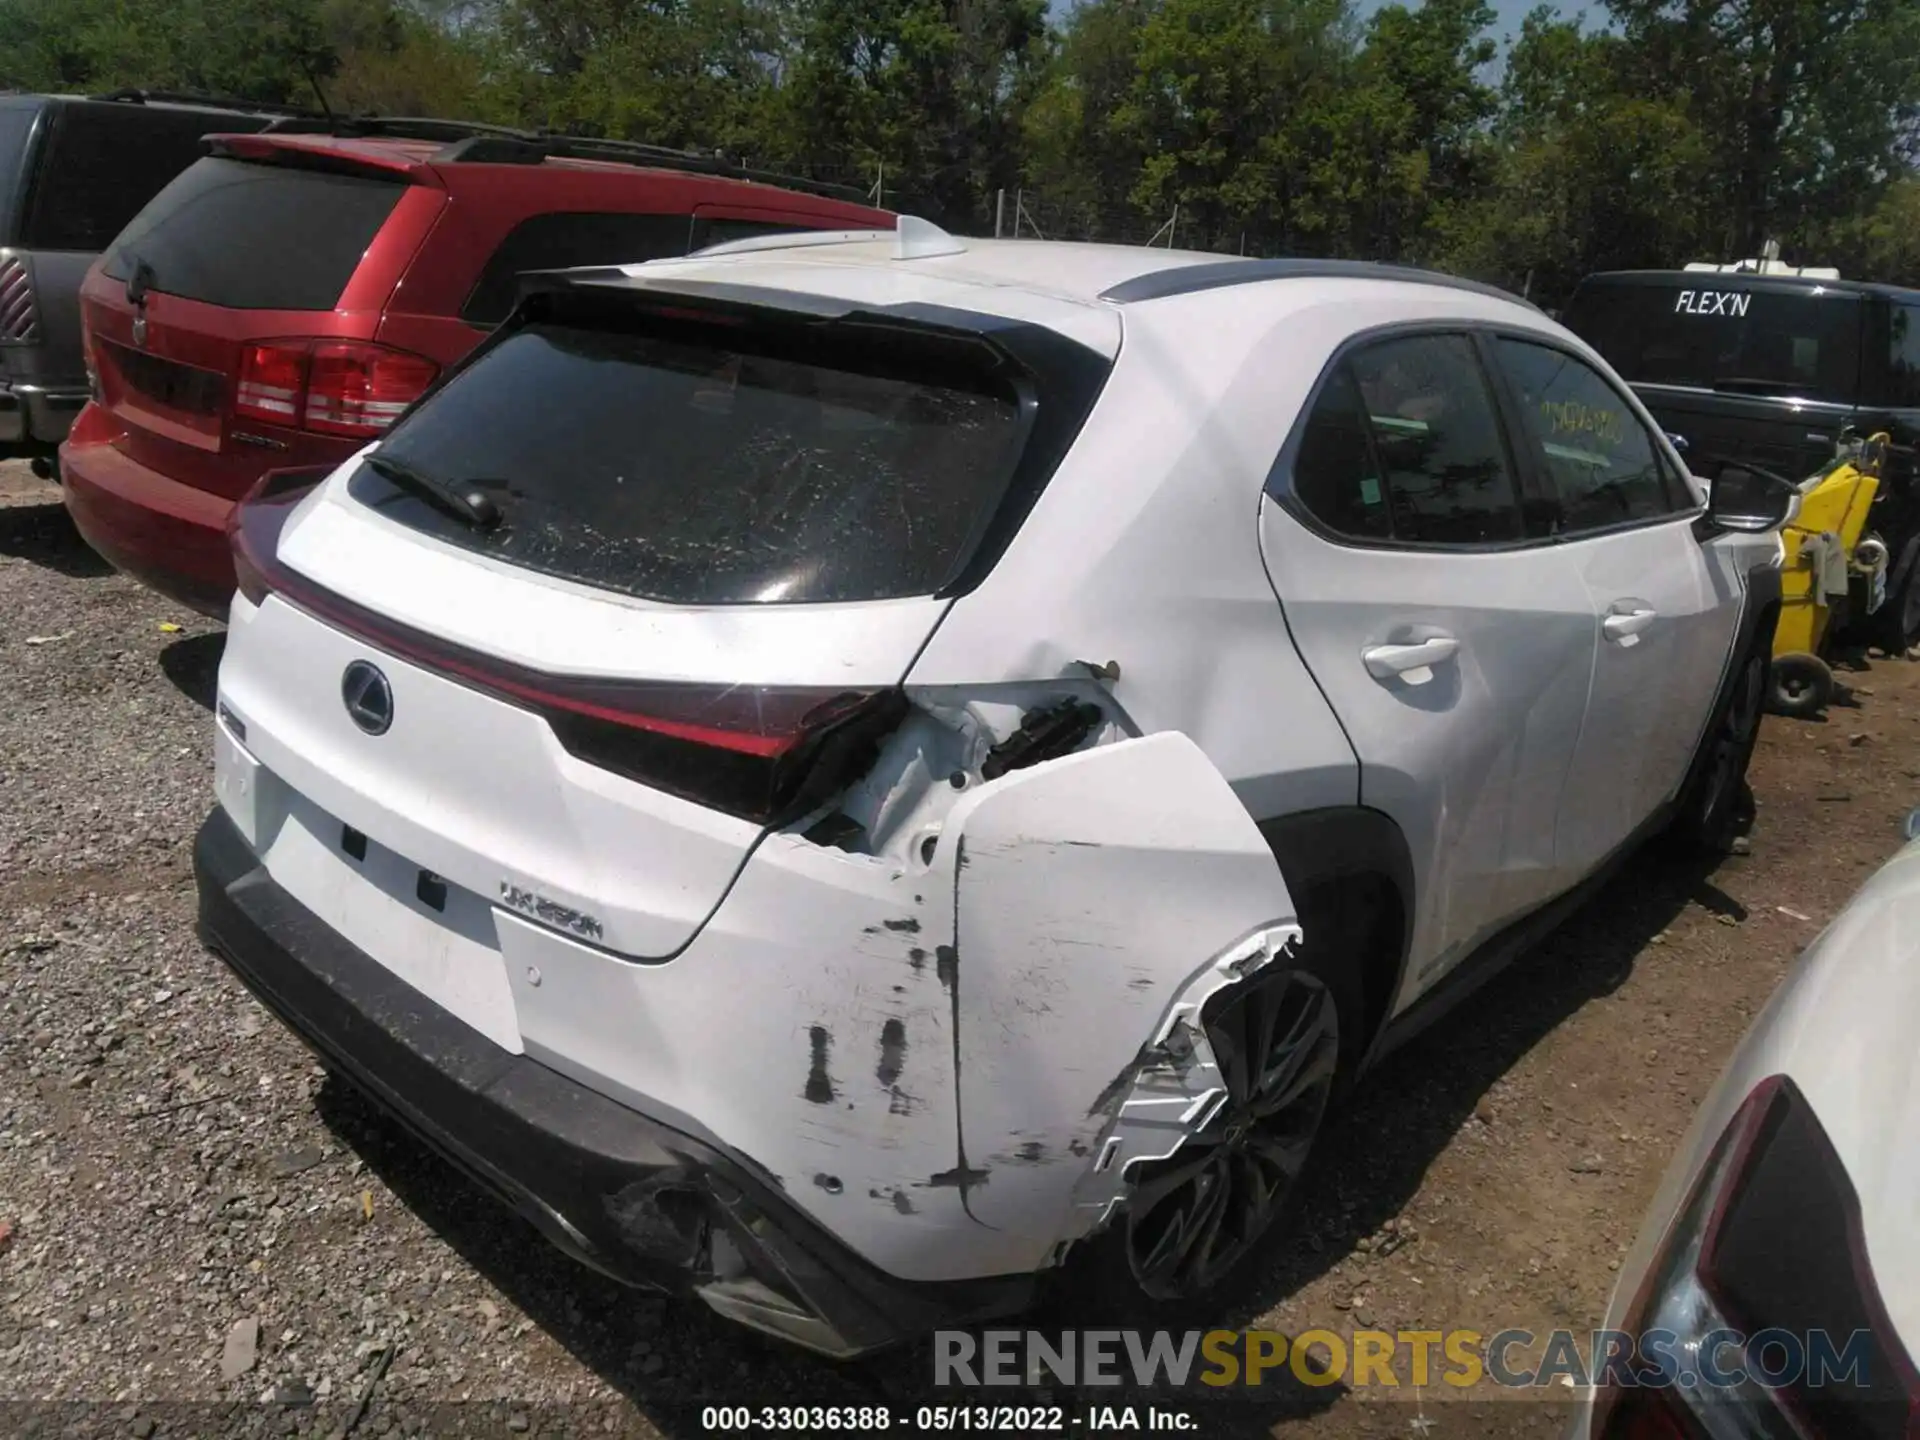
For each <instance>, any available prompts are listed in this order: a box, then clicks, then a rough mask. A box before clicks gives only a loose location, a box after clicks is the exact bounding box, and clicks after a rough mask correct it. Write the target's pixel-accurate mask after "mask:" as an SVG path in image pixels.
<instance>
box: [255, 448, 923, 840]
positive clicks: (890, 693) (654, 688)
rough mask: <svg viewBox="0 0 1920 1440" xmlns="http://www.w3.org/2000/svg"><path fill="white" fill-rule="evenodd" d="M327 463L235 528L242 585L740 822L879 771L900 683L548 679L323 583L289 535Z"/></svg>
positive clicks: (272, 495)
mask: <svg viewBox="0 0 1920 1440" xmlns="http://www.w3.org/2000/svg"><path fill="white" fill-rule="evenodd" d="M326 474H327V471H326V470H325V468H318V469H297V470H275V471H270V472H268V474H266V475H265V476H263V477H262V478H261V481H260V483H259V485H257V486H255V487H254V489H253V490H252V491H251V492H249V493H248V496H247V498H246V499H245V500H242V501H241V502H240V503H239V504H238V505H236V506H235V507H234V510H233V514H232V516H231V517H230V518H229V520H228V522H227V534H228V537H229V540H230V542H231V544H232V546H233V568H234V572H235V575H236V577H237V579H238V582H239V588H240V593H241V594H243V595H245V596H246V597H247V599H248V600H249V601H251V602H252V603H254V604H256V605H258V604H260V603H261V602H262V601H263V600H265V599H266V598H267V596H268V595H270V594H273V595H278V596H279V597H280V598H281V599H283V600H285V601H287V602H288V603H290V604H293V605H297V606H298V607H299V608H301V609H302V610H305V611H307V612H308V613H309V614H312V615H314V616H315V617H317V618H318V619H321V620H324V621H325V622H326V623H328V624H329V625H332V626H334V627H335V628H337V629H340V630H344V631H346V632H348V633H349V634H353V635H357V636H359V637H360V638H361V639H363V640H365V641H367V642H368V643H369V644H372V645H377V646H379V647H380V648H381V649H382V650H385V651H387V652H388V653H389V654H392V655H395V656H398V657H399V658H400V659H402V660H406V661H408V662H410V663H412V664H415V665H418V666H419V667H420V668H421V669H423V670H430V671H432V672H434V673H435V674H438V675H443V676H445V677H446V678H447V679H449V680H452V681H455V682H457V683H459V684H462V685H465V686H467V687H468V688H470V689H473V690H478V691H480V692H482V693H483V694H487V695H491V696H493V697H494V698H495V699H498V700H501V701H504V702H505V703H507V704H509V705H514V706H517V707H518V708H520V709H522V710H527V711H531V712H532V713H534V714H536V715H539V716H540V717H541V718H542V719H544V720H545V721H546V722H547V724H548V725H549V726H550V727H551V728H552V730H553V734H554V738H555V739H556V740H558V741H559V742H560V745H561V748H563V749H564V750H566V751H567V753H568V754H570V755H572V756H574V757H575V758H576V759H579V760H583V761H585V762H586V763H587V764H589V765H593V766H596V767H598V768H599V769H602V770H609V771H612V772H613V773H614V774H617V775H623V776H625V777H626V778H628V779H630V780H634V781H637V782H639V783H640V784H643V785H648V786H651V787H653V788H654V789H658V790H665V791H669V792H671V793H672V794H675V795H679V796H681V797H683V798H684V799H688V800H692V801H694V802H696V803H698V804H701V805H707V806H711V807H712V808H714V809H716V810H724V811H726V812H727V813H728V814H731V815H738V816H740V817H741V818H742V819H747V820H754V821H758V822H760V823H762V824H777V823H780V822H783V821H785V820H787V819H791V818H794V817H797V816H800V815H804V814H806V813H807V812H808V811H809V810H812V809H814V808H816V807H817V806H818V805H820V804H821V803H822V802H824V801H825V800H827V799H828V798H829V797H830V796H832V795H834V794H835V793H837V792H838V791H840V790H842V789H844V788H845V787H846V786H847V785H848V784H850V783H852V781H854V780H856V779H858V778H859V776H860V775H862V774H864V773H865V772H866V771H867V770H868V769H870V768H871V767H872V765H873V762H874V759H875V758H876V755H877V752H878V748H879V743H880V741H881V740H882V739H884V738H885V737H886V736H887V735H888V734H889V733H891V732H892V731H893V729H894V728H895V727H896V726H898V724H899V723H900V720H901V718H902V717H903V716H904V715H905V713H906V709H907V702H906V699H905V697H904V696H903V695H902V694H901V692H900V691H899V690H897V689H889V690H833V689H827V688H821V687H801V686H768V685H690V684H682V683H679V682H675V681H654V680H602V679H594V678H589V677H585V676H573V675H551V674H548V673H546V672H544V671H539V670H531V669H528V668H526V667H524V666H520V665H515V664H512V663H511V662H509V661H505V660H501V659H498V658H496V657H494V656H491V655H483V654H481V653H479V652H478V651H474V650H469V649H466V648H465V647H463V646H458V645H453V644H450V643H448V642H446V641H444V640H439V639H436V638H435V637H433V636H431V635H426V634H423V633H421V632H420V631H418V630H415V629H413V628H412V627H410V626H405V625H401V624H399V623H398V622H396V621H393V620H389V619H388V618H387V617H385V616H384V615H379V614H376V613H375V612H373V611H371V610H368V609H367V608H366V607H364V606H362V605H356V604H355V603H354V602H353V601H351V600H348V599H345V598H344V597H342V596H339V595H336V594H334V593H333V592H332V591H330V590H327V589H326V588H324V587H323V586H320V585H316V584H314V583H313V582H312V581H311V580H308V579H307V578H306V577H305V576H303V575H300V574H299V573H297V572H295V571H293V570H291V569H289V568H287V567H286V566H284V565H282V564H281V563H280V561H279V555H278V552H279V544H280V533H281V531H282V530H283V529H284V528H285V526H286V523H287V517H288V516H289V515H290V514H291V513H292V511H293V507H294V506H295V505H297V504H298V503H299V501H300V499H301V497H302V496H303V495H304V494H305V493H306V492H307V491H308V490H309V489H311V488H312V486H313V485H314V484H315V483H316V482H317V481H318V480H320V479H322V478H324V477H325V475H326Z"/></svg>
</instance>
